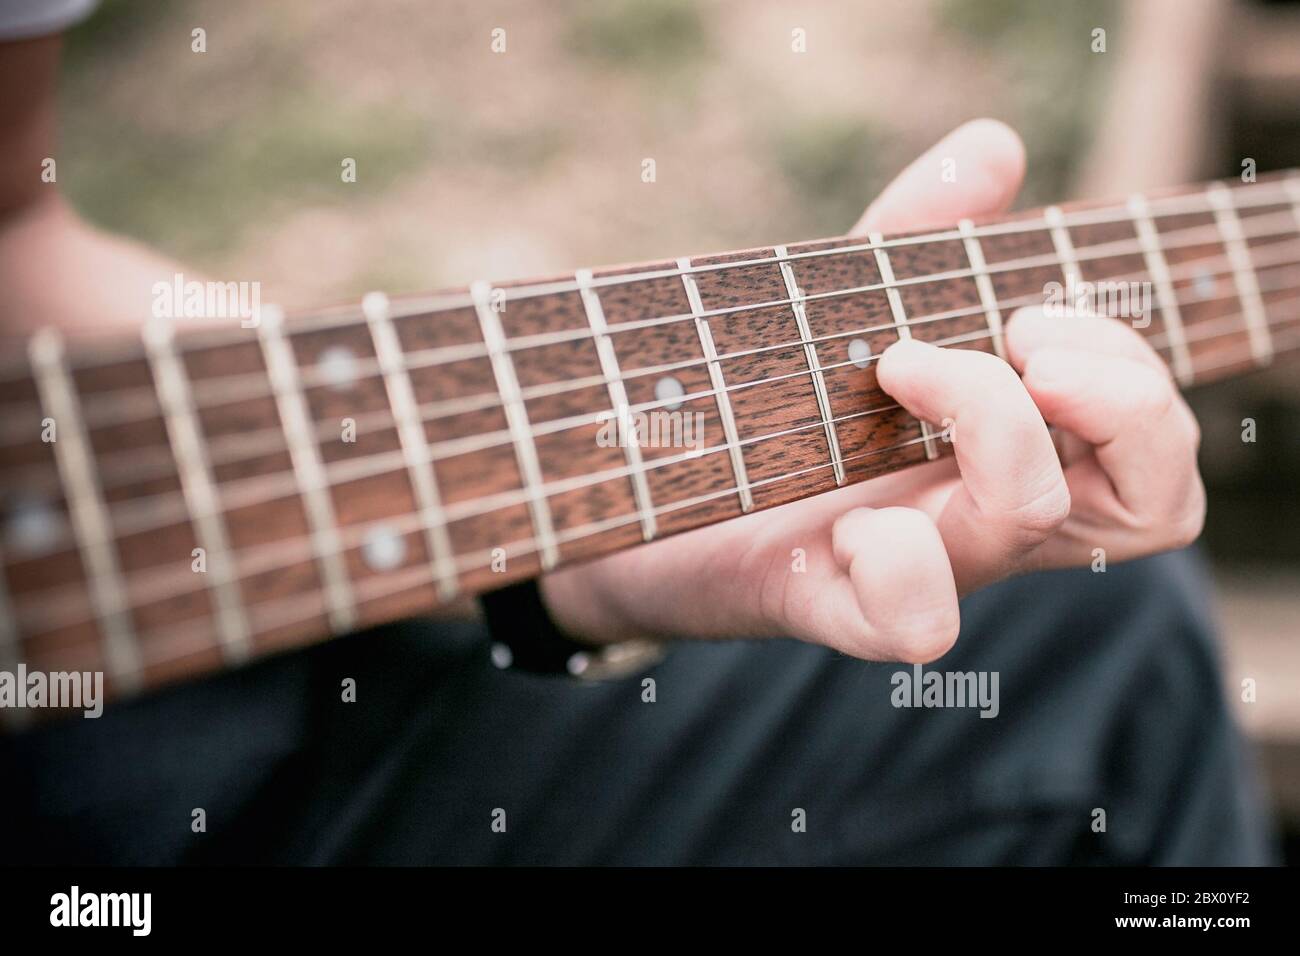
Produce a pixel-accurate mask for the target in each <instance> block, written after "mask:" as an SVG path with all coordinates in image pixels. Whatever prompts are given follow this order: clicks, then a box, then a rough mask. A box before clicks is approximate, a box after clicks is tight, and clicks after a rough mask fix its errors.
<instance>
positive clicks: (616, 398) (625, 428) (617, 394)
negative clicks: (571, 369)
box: [574, 269, 657, 541]
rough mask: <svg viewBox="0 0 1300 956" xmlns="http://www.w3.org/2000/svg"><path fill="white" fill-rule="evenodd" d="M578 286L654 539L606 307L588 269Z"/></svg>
mask: <svg viewBox="0 0 1300 956" xmlns="http://www.w3.org/2000/svg"><path fill="white" fill-rule="evenodd" d="M574 279H575V281H576V282H577V283H578V288H579V289H580V290H581V291H582V307H583V310H584V311H585V312H586V314H587V324H588V325H589V326H590V327H591V331H592V335H593V336H594V338H595V342H596V354H597V356H598V357H599V359H600V370H601V372H602V373H603V374H604V376H605V380H606V382H607V383H608V388H609V401H610V407H611V408H612V409H613V411H614V414H615V415H617V416H618V421H617V424H618V427H619V428H620V429H621V432H620V434H621V436H622V439H623V441H622V444H623V456H624V458H626V459H627V466H628V469H629V470H630V471H631V475H630V476H629V477H630V479H631V483H632V499H633V501H635V502H636V506H637V508H638V510H640V511H641V512H642V513H643V514H644V515H645V517H644V518H642V520H641V537H642V538H643V539H644V540H646V541H653V540H654V537H655V532H656V530H657V528H656V527H655V518H654V514H653V512H651V511H650V507H651V499H650V484H649V482H648V481H647V480H646V476H645V467H644V465H643V463H642V461H641V445H640V442H639V440H638V437H637V435H636V433H635V431H634V430H633V424H632V417H631V414H630V411H631V409H630V403H629V402H628V398H627V388H626V386H625V385H624V383H623V373H622V371H621V369H620V366H619V362H618V353H617V352H615V351H614V342H613V340H612V339H611V338H610V337H609V333H608V332H607V331H606V330H607V328H608V326H607V324H606V322H605V307H604V306H603V305H601V302H600V294H599V293H598V292H597V291H596V290H595V288H593V287H592V274H591V270H590V269H579V270H578V272H577V273H576V275H575V276H574Z"/></svg>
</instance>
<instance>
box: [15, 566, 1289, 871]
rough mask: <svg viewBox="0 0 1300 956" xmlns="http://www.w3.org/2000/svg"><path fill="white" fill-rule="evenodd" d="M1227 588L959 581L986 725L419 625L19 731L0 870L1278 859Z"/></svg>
mask: <svg viewBox="0 0 1300 956" xmlns="http://www.w3.org/2000/svg"><path fill="white" fill-rule="evenodd" d="M1207 591H1208V587H1207V583H1206V580H1205V576H1204V573H1203V571H1202V569H1201V568H1200V567H1199V565H1198V562H1197V559H1196V558H1195V557H1194V556H1193V555H1191V554H1188V553H1180V554H1172V555H1165V556H1161V557H1158V558H1152V559H1147V560H1144V561H1138V562H1134V563H1131V564H1128V565H1123V566H1112V567H1111V568H1110V570H1109V571H1107V572H1106V573H1104V574H1094V573H1091V572H1089V571H1086V570H1084V571H1072V572H1055V573H1049V574H1039V575H1033V576H1030V577H1025V578H1022V579H1019V580H1015V581H1011V582H1007V583H1004V584H1001V585H998V586H996V587H992V588H989V589H987V590H985V591H983V592H981V593H979V594H977V595H974V596H973V597H971V598H969V599H967V600H966V601H964V602H963V606H962V635H961V638H960V640H959V641H958V643H957V646H956V648H955V649H954V650H953V651H952V652H951V653H950V654H948V655H947V656H946V657H945V658H943V659H942V660H941V661H938V662H935V663H934V664H931V665H927V667H926V668H925V670H926V672H929V671H940V672H955V671H962V672H968V671H969V672H979V671H984V672H996V673H997V675H998V701H997V710H998V713H997V716H996V717H989V718H984V717H981V716H980V710H979V708H978V707H946V708H926V707H914V708H902V707H895V706H894V704H893V703H892V702H891V699H892V700H898V699H899V695H900V694H901V691H900V689H899V684H900V682H901V681H902V678H894V676H893V675H895V674H897V673H899V672H900V671H903V672H907V673H909V674H910V673H912V671H911V669H910V668H907V667H903V666H899V665H893V664H864V663H861V662H859V661H855V660H850V659H848V658H845V657H843V656H840V655H837V654H834V653H832V652H830V651H826V650H822V649H820V648H816V647H811V646H807V645H804V644H799V643H796V642H794V641H788V640H773V641H750V642H736V643H715V644H703V643H699V644H697V643H683V644H680V645H677V646H675V647H674V648H673V650H672V651H671V653H670V654H669V655H668V657H667V658H666V659H665V660H664V661H663V662H662V663H660V664H659V665H658V666H656V667H655V668H653V669H652V670H651V671H649V672H648V673H647V674H644V675H638V676H636V677H633V678H629V679H627V680H623V681H619V682H615V683H611V684H606V685H597V686H585V685H577V684H572V683H570V682H568V681H567V680H565V679H559V678H548V677H536V676H529V675H526V674H520V673H512V672H503V671H498V670H497V669H495V668H494V667H493V665H492V664H491V662H490V659H489V653H488V642H487V638H486V635H485V634H484V633H483V630H482V629H481V627H480V626H478V625H475V624H472V623H457V624H452V625H434V624H431V623H428V622H409V623H406V624H403V625H400V626H396V627H392V628H385V629H380V630H376V631H372V632H369V633H365V634H359V635H355V636H352V637H349V638H346V639H344V640H339V641H334V642H331V643H328V644H325V645H323V646H320V647H317V648H314V649H310V650H307V651H304V652H299V653H294V654H291V655H286V656H283V657H280V658H277V659H273V660H269V661H264V662H262V663H260V664H257V665H254V666H252V667H249V668H246V669H244V670H242V671H237V672H234V673H231V674H227V675H223V676H221V677H219V678H217V679H214V680H210V681H207V682H204V683H200V684H196V685H192V686H188V687H182V688H177V689H175V690H172V691H169V692H166V693H162V694H158V695H155V696H152V697H149V698H145V699H141V700H138V701H134V702H131V703H129V704H124V705H121V706H119V707H116V708H113V707H110V708H109V709H108V711H107V712H106V713H105V715H104V716H103V717H102V718H100V719H99V720H84V719H79V718H78V719H73V720H71V721H67V722H64V723H62V724H58V725H54V726H50V727H47V728H43V729H41V730H39V731H37V732H34V733H31V734H28V735H25V736H22V737H18V738H14V739H9V740H5V741H3V742H0V772H2V773H3V780H4V785H3V787H0V802H2V803H3V811H4V812H3V813H0V828H3V831H4V833H3V836H2V837H0V860H3V861H6V862H13V861H14V860H15V857H16V858H18V859H22V860H30V861H66V862H91V861H111V862H117V863H178V862H217V861H223V862H224V861H240V862H243V861H274V862H307V863H333V862H385V863H388V862H400V863H562V864H577V863H620V864H673V863H902V864H909V863H916V864H921V863H926V864H946V863H959V864H964V863H1018V864H1050V863H1139V864H1148V863H1149V864H1183V863H1199V864H1254V863H1265V862H1272V861H1273V860H1272V849H1271V846H1270V843H1269V836H1270V834H1269V832H1268V825H1267V820H1266V819H1265V818H1264V817H1263V815H1262V814H1261V812H1260V809H1259V803H1258V799H1257V793H1256V788H1255V778H1254V774H1253V770H1252V768H1251V767H1250V764H1249V761H1248V760H1247V759H1245V755H1244V753H1243V749H1242V745H1241V742H1240V740H1239V737H1238V734H1237V731H1236V729H1235V728H1234V726H1233V724H1232V722H1231V719H1230V715H1229V713H1228V711H1227V709H1226V705H1225V703H1224V700H1223V691H1222V688H1221V678H1220V672H1219V668H1218V664H1217V660H1216V654H1215V647H1214V645H1213V641H1212V635H1211V633H1210V630H1209V625H1208V623H1207V622H1208V620H1209V616H1208V613H1207V611H1206V609H1205V608H1204V606H1203V599H1204V595H1205V594H1206V593H1207ZM664 597H665V600H671V599H672V596H671V595H665V596H664ZM349 677H350V678H354V679H355V680H356V682H357V700H356V702H355V703H345V702H343V700H342V697H343V694H342V682H343V681H344V679H345V678H349ZM645 677H651V678H653V680H654V698H655V699H654V702H652V703H651V702H647V701H645V700H644V699H643V698H644V697H646V696H648V695H647V694H646V693H645V691H644V690H643V687H644V686H645V685H643V683H642V681H643V679H644V678H645ZM987 686H988V685H987V684H986V687H987ZM949 702H950V703H951V702H953V701H952V700H951V699H950V700H949ZM986 709H987V708H986ZM196 808H202V809H203V810H204V811H205V814H206V827H207V828H206V832H204V833H194V832H192V828H191V822H192V819H193V816H192V813H193V811H194V810H195V809H196ZM498 811H504V813H501V812H498ZM800 811H802V813H800ZM1099 811H1104V818H1103V817H1102V816H1101V815H1100V813H1099ZM494 820H495V821H497V827H496V829H494V826H493V823H494ZM502 822H504V832H497V830H499V829H500V826H501V823H502ZM1103 822H1104V831H1101V832H1099V829H1100V825H1101V823H1103Z"/></svg>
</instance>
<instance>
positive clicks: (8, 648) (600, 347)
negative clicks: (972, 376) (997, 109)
mask: <svg viewBox="0 0 1300 956" xmlns="http://www.w3.org/2000/svg"><path fill="white" fill-rule="evenodd" d="M1085 283H1092V284H1093V286H1092V291H1093V292H1095V293H1096V295H1095V297H1094V298H1098V299H1100V300H1101V305H1102V306H1103V307H1105V306H1107V305H1109V306H1111V307H1112V308H1115V307H1118V309H1119V311H1121V312H1124V313H1125V314H1127V315H1129V316H1130V318H1129V321H1132V322H1133V324H1134V326H1135V327H1137V328H1139V329H1140V330H1141V331H1142V332H1143V334H1144V335H1146V336H1147V338H1148V340H1149V341H1150V343H1151V345H1152V346H1153V347H1154V348H1155V350H1156V351H1157V352H1158V353H1159V354H1160V355H1161V357H1162V358H1164V359H1165V360H1166V362H1168V364H1169V366H1170V369H1171V372H1172V373H1173V374H1174V375H1175V377H1176V378H1177V380H1178V381H1179V382H1180V384H1182V385H1183V386H1186V387H1190V386H1193V385H1196V384H1200V383H1203V382H1207V381H1212V380H1217V379H1220V378H1223V377H1226V376H1229V375H1234V374H1239V373H1243V372H1246V371H1249V370H1252V369H1256V368H1260V367H1262V366H1265V365H1267V364H1269V363H1270V362H1271V361H1273V359H1274V358H1275V357H1277V356H1280V355H1283V354H1286V353H1289V352H1292V351H1294V350H1296V349H1300V178H1297V176H1296V175H1294V174H1292V175H1289V176H1279V177H1274V178H1269V179H1267V180H1263V181H1261V182H1259V183H1257V184H1252V185H1240V184H1234V185H1233V186H1231V187H1230V186H1225V185H1218V184H1215V185H1212V186H1209V187H1206V186H1201V187H1196V188H1194V189H1186V190H1179V191H1175V192H1170V193H1167V194H1161V195H1156V196H1151V197H1133V198H1131V199H1129V200H1127V201H1125V202H1122V203H1118V204H1096V205H1090V206H1079V205H1076V206H1066V207H1062V208H1056V207H1049V208H1048V209H1045V210H1036V211H1033V212H1030V213H1025V214H1021V215H1017V216H1015V217H1011V218H1006V219H999V220H989V221H982V222H979V223H974V222H962V223H959V224H956V225H954V226H953V227H952V228H948V229H942V230H935V231H929V232H925V233H918V234H911V235H903V236H889V237H886V236H879V235H872V236H867V237H851V238H839V239H830V240H824V241H818V242H806V243H797V244H793V245H788V246H775V247H766V248H761V249H751V250H747V251H744V252H738V253H732V254H728V255H720V256H703V257H696V258H689V259H679V260H666V261H662V262H656V263H650V264H644V265H639V266H635V267H623V268H616V269H602V270H595V271H581V272H578V273H576V274H575V275H572V276H566V277H561V278H558V279H554V280H549V281H543V282H527V283H519V282H516V283H501V284H495V285H494V284H492V283H489V282H481V283H475V284H474V285H473V286H471V287H470V288H469V289H465V290H453V291H450V292H446V293H440V294H437V295H432V296H425V297H419V298H416V297H410V298H393V299H389V298H387V297H385V296H384V295H382V294H379V293H373V294H371V295H368V296H366V297H365V299H364V300H363V301H362V302H360V303H353V304H348V305H345V306H341V307H337V308H334V309H331V310H329V311H326V312H323V313H318V314H313V315H293V316H283V315H281V314H279V313H278V311H277V310H274V309H270V308H263V310H262V313H261V316H260V321H259V322H258V323H257V325H256V326H255V327H253V328H243V327H242V326H241V325H240V324H239V323H238V322H231V323H228V324H227V325H223V326H220V327H216V328H204V329H194V328H186V327H185V324H184V322H183V320H182V321H178V322H176V323H173V324H171V325H168V324H166V323H163V322H159V321H152V322H150V323H148V324H147V326H146V331H145V333H144V335H142V336H141V337H139V338H134V339H121V340H117V341H115V342H111V343H103V342H97V343H94V345H93V347H91V346H87V345H86V344H85V343H79V342H76V341H64V340H63V339H62V338H61V337H60V336H59V335H58V334H57V333H55V332H53V331H50V332H46V333H42V334H40V335H38V336H37V337H36V338H35V339H34V340H33V341H32V342H31V343H29V344H28V347H27V349H26V358H25V360H24V361H21V362H18V363H16V364H13V365H12V366H11V367H10V368H8V369H7V370H5V371H4V372H3V373H0V403H2V404H3V408H4V412H5V414H4V416H3V418H2V419H0V468H2V469H3V472H4V475H5V480H4V488H5V492H4V500H3V514H2V515H0V520H2V522H3V524H2V525H0V528H2V530H3V538H2V539H0V540H2V541H3V546H2V549H0V561H2V565H3V572H4V573H3V575H2V576H0V670H4V669H12V668H13V667H14V666H16V665H17V663H18V662H20V661H21V662H24V663H26V665H27V666H28V667H29V668H32V669H38V670H46V671H62V670H75V671H104V672H106V675H107V683H108V685H109V688H110V690H111V691H112V692H116V693H121V692H129V691H134V690H137V689H140V688H143V687H148V686H151V685H154V684H158V683H162V682H166V681H170V680H175V679H178V678H180V677H183V676H187V675H190V674H194V673H198V672H201V671H204V670H207V669H211V668H216V667H220V666H228V665H232V664H237V663H240V662H242V661H244V660H246V659H248V658H249V657H251V656H254V655H257V654H261V653H266V652H268V651H272V650H275V649H278V648H283V647H287V646H293V645H296V644H300V643H304V642H306V641H309V640H314V639H318V638H321V637H324V636H326V635H329V634H337V633H342V632H345V631H348V630H351V629H354V628H357V627H361V626H367V625H371V624H376V623H380V622H383V621H387V620H391V619H395V618H398V617H402V616H408V615H412V614H418V613H421V612H424V611H427V610H429V609H431V608H433V607H435V606H437V605H440V604H445V603H447V602H449V601H451V600H453V599H455V598H457V597H458V596H464V595H472V594H475V593H478V592H481V591H483V590H486V589H491V588H494V587H499V586H501V585H503V584H505V583H507V582H509V581H511V580H515V579H518V578H521V577H525V576H531V575H535V574H538V573H540V572H544V571H546V570H549V569H551V568H553V567H556V566H558V565H561V564H565V563H568V562H572V561H577V560H582V559H588V558H592V557H596V556H599V555H602V554H607V553H610V552H612V551H615V550H618V549H622V548H627V547H631V546H633V545H636V544H638V543H640V542H643V541H649V540H657V539H659V538H663V537H666V536H669V535H672V534H675V533H677V532H680V531H684V530H687V529H691V528H696V527H700V526H703V525H707V524H711V523H714V522H718V521H722V520H725V519H728V518H731V517H735V516H738V515H741V514H743V513H746V512H749V511H755V510H761V509H764V508H770V507H773V506H775V505H779V504H783V503H786V502H790V501H793V500H796V499H799V498H805V497H808V496H810V495H815V494H819V493H821V492H825V491H830V490H832V489H834V488H836V487H838V486H841V485H844V484H849V483H853V482H859V481H863V480H865V479H868V478H872V477H875V476H877V475H881V474H885V473H887V472H892V471H896V470H899V469H902V468H906V467H909V466H911V465H914V464H919V463H922V462H925V461H927V460H932V459H935V458H938V457H942V456H944V455H947V454H950V453H951V446H950V445H949V444H948V443H947V442H946V441H945V440H944V436H943V434H942V432H941V429H940V427H939V425H938V424H937V423H927V422H921V421H918V420H917V419H916V418H914V417H912V416H911V415H909V414H908V413H907V412H906V411H905V410H903V409H901V408H900V407H899V406H897V405H896V404H895V403H894V402H893V401H892V400H891V399H890V398H889V396H887V395H886V394H884V393H883V392H882V391H881V390H880V389H879V387H878V386H877V383H876V377H875V361H876V360H877V358H878V357H879V356H880V354H881V353H882V352H883V351H884V350H885V349H886V348H887V347H888V346H889V345H890V344H891V343H892V342H894V341H897V340H898V339H899V338H900V337H913V338H917V339H921V340H924V341H926V342H931V343H934V344H938V345H942V346H946V347H952V348H965V349H978V350H982V351H986V352H991V353H994V354H997V355H999V356H1003V357H1005V345H1004V342H1003V335H1002V328H1003V324H1004V323H1005V322H1006V321H1007V319H1008V318H1009V316H1010V314H1011V312H1012V311H1014V309H1016V308H1017V307H1019V306H1022V305H1032V304H1042V303H1043V302H1044V300H1045V297H1047V298H1050V297H1051V295H1052V294H1053V293H1054V292H1055V291H1056V290H1059V291H1060V294H1061V295H1062V296H1063V297H1065V298H1066V299H1067V300H1068V299H1070V298H1072V294H1073V292H1075V291H1076V290H1078V289H1080V288H1087V286H1084V285H1082V284H1085ZM632 425H635V426H636V427H637V429H638V430H637V431H636V432H635V433H634V432H632V431H631V429H630V427H629V426H632ZM611 436H613V438H614V439H616V440H610V439H611ZM618 439H621V440H618Z"/></svg>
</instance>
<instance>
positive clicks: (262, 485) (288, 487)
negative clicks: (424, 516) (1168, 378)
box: [63, 262, 1295, 550]
mask: <svg viewBox="0 0 1300 956" xmlns="http://www.w3.org/2000/svg"><path fill="white" fill-rule="evenodd" d="M1294 264H1295V263H1292V262H1287V263H1285V264H1282V265H1280V266H1279V267H1283V266H1285V265H1294ZM1225 274H1226V273H1225ZM1288 288H1289V287H1288ZM1261 291H1269V292H1272V291H1285V289H1283V290H1274V289H1271V288H1269V289H1261ZM1233 298H1236V295H1235V294H1233V295H1229V296H1224V297H1218V301H1226V300H1228V299H1233ZM1198 301H1200V302H1206V301H1215V300H1198ZM1181 304H1183V305H1189V304H1192V303H1190V302H1183V303H1181ZM1000 307H1006V304H1005V303H1001V304H1000ZM929 320H930V319H928V318H925V317H922V318H918V319H916V320H914V321H913V323H910V324H922V323H923V322H925V321H929ZM1193 324H1195V323H1193ZM888 328H889V329H892V328H893V326H892V325H891V326H889V327H888ZM852 364H855V363H853V362H852V361H848V362H841V363H835V364H833V365H828V366H825V367H824V368H823V369H822V370H823V371H832V370H834V369H837V368H845V367H848V366H849V365H852ZM811 374H812V372H811V371H810V370H808V369H802V370H800V371H798V372H793V373H787V374H785V375H781V376H772V377H769V378H767V379H756V380H753V381H749V382H738V383H733V384H732V385H729V386H726V389H727V390H728V391H733V390H740V389H742V388H747V387H755V386H757V385H761V384H767V383H770V382H776V381H781V380H784V379H795V378H802V377H805V376H809V375H811ZM712 396H713V392H712V391H705V392H700V393H692V395H691V396H689V397H690V398H692V399H694V398H696V397H698V398H701V399H706V400H707V399H708V398H710V397H712ZM579 418H581V419H582V420H583V421H585V422H587V423H593V424H594V423H598V422H599V420H600V419H599V416H594V415H593V416H586V417H579ZM561 421H563V420H561ZM534 434H539V432H534ZM510 440H513V439H512V438H511V439H510ZM510 440H507V441H503V442H500V444H509V443H510ZM431 447H432V446H431ZM475 450H477V449H475ZM136 451H137V452H138V450H136ZM467 453H469V452H467V451H465V450H464V449H463V448H458V449H457V450H455V451H452V452H448V453H444V454H440V455H435V456H432V457H431V458H430V459H429V460H430V462H437V461H440V460H446V459H448V458H453V457H458V456H460V455H463V454H467ZM671 463H672V462H662V463H660V464H659V467H663V466H664V465H666V464H671ZM404 466H405V460H404V458H402V456H401V453H400V452H383V453H371V454H367V455H359V456H357V457H355V458H351V459H341V460H339V461H336V462H333V463H331V465H330V467H329V481H328V483H327V487H333V486H335V485H338V484H344V483H347V482H349V481H357V480H362V479H364V478H368V477H374V476H376V475H379V474H384V473H386V472H388V471H401V470H402V469H403V468H404ZM625 476H626V474H617V473H601V477H600V478H599V479H593V480H591V481H588V482H587V484H590V483H598V481H604V480H613V479H614V478H617V477H625ZM584 486H585V485H584ZM547 487H548V488H549V487H550V486H549V485H548V486H547ZM298 490H300V489H299V486H298V484H297V480H296V475H295V473H294V472H293V470H292V469H288V470H285V471H282V472H278V473H272V474H269V475H263V476H256V477H254V478H249V479H243V480H240V481H233V482H227V483H223V498H222V508H221V511H222V513H223V514H224V513H225V512H228V511H232V510H236V509H238V508H243V507H254V506H257V505H261V504H266V503H267V502H269V501H274V500H278V499H280V498H285V497H290V496H292V495H293V494H295V493H296V492H297V491H298ZM565 490H573V489H565ZM240 492H242V493H243V494H242V496H241V494H240ZM527 497H528V494H527V491H526V490H525V489H518V490H515V491H514V492H513V497H512V498H511V499H510V500H509V501H508V503H506V504H501V505H495V506H490V507H486V508H484V507H482V506H481V505H480V506H479V507H474V508H471V507H470V505H471V504H473V503H474V502H476V501H478V500H479V499H467V503H461V504H460V506H459V508H458V510H455V511H454V512H453V514H451V515H449V520H463V519H464V518H468V517H474V516H476V515H478V514H481V513H486V512H488V511H492V510H498V508H500V507H509V506H514V505H515V504H518V503H519V502H521V501H526V500H527ZM515 499H517V500H515ZM180 501H181V496H180V495H179V493H178V492H165V493H157V494H154V495H151V496H143V497H141V496H136V497H134V498H129V499H126V500H124V501H121V502H114V505H115V507H116V509H117V514H116V515H115V522H114V524H115V531H116V534H115V536H114V537H115V538H120V537H126V536H130V535H134V534H140V533H144V532H147V531H150V530H158V529H161V528H165V527H168V526H170V525H173V524H176V523H179V522H183V521H185V520H187V518H188V517H192V516H188V515H187V514H186V513H182V511H180V510H178V509H177V508H176V507H172V508H171V510H170V511H169V510H167V508H166V507H165V506H164V503H165V505H170V506H176V505H177V503H178V502H180ZM173 512H174V513H173ZM133 517H134V518H135V520H134V521H133V520H132V518H133ZM63 530H64V531H66V528H65V529H63ZM110 543H111V542H110ZM76 547H77V544H76V543H75V542H71V541H69V542H68V543H67V545H66V546H65V549H64V550H75V548H76Z"/></svg>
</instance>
